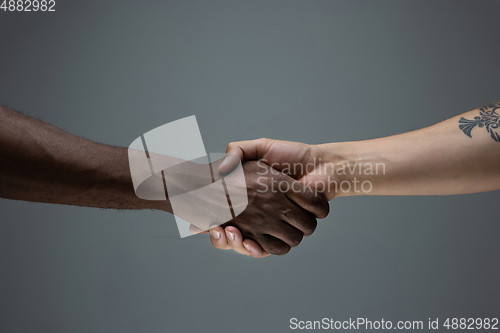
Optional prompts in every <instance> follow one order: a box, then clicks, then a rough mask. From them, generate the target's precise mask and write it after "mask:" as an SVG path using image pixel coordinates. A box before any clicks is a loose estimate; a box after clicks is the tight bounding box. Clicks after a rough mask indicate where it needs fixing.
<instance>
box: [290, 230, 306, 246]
mask: <svg viewBox="0 0 500 333" xmlns="http://www.w3.org/2000/svg"><path fill="white" fill-rule="evenodd" d="M303 238H304V235H303V234H302V233H296V234H295V235H293V236H292V237H291V239H290V246H291V247H296V246H298V245H299V244H300V242H302V239H303Z"/></svg>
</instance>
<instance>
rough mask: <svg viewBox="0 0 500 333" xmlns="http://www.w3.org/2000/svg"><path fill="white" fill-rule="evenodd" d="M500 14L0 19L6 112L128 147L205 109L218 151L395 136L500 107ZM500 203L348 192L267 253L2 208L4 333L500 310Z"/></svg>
mask: <svg viewBox="0 0 500 333" xmlns="http://www.w3.org/2000/svg"><path fill="white" fill-rule="evenodd" d="M499 13H500V1H434V0H433V1H317V0H314V1H313V0H309V1H305V0H301V1H269V0H266V1H234V0H233V1H105V2H104V1H88V0H87V1H56V12H55V13H40V12H38V13H10V12H7V13H5V12H3V11H2V12H0V29H1V30H0V103H2V104H4V105H7V106H9V107H12V108H15V109H18V110H21V111H23V112H25V113H27V114H30V115H33V116H35V117H37V118H40V119H42V120H44V121H47V122H49V123H51V124H53V125H55V126H58V127H60V128H62V129H64V130H67V131H69V132H71V133H73V134H76V135H80V136H83V137H86V138H88V139H91V140H95V141H99V142H103V143H108V144H112V145H120V146H128V145H129V144H130V143H131V142H132V141H133V140H134V139H135V138H137V137H138V136H139V135H140V134H142V133H144V132H146V131H148V130H150V129H153V128H155V127H157V126H159V125H162V124H164V123H167V122H170V121H174V120H177V119H179V118H182V117H185V116H189V115H193V114H195V115H196V116H197V119H198V123H199V125H200V129H201V131H202V135H203V138H204V141H205V146H206V149H207V151H209V152H221V151H224V150H225V147H226V144H227V143H228V142H230V141H233V140H243V139H253V138H259V137H271V138H276V139H286V140H293V141H303V142H307V143H323V142H330V141H346V140H360V139H369V138H375V137H380V136H387V135H391V134H396V133H401V132H405V131H409V130H413V129H417V128H421V127H424V126H428V125H431V124H433V123H436V122H438V121H441V120H444V119H446V118H449V117H452V116H454V115H456V114H458V113H462V112H465V111H468V110H470V109H472V108H475V107H478V106H481V105H483V104H486V103H489V102H492V101H494V100H496V99H498V98H500V88H499V83H500V61H499V54H500V43H499V39H500V36H499V32H500V28H499V24H498V20H499V19H498V17H499ZM499 149H500V147H499ZM499 199H500V192H491V193H482V194H474V195H461V196H454V197H355V198H342V199H339V200H334V201H332V202H331V210H332V212H331V214H330V216H329V217H328V218H327V219H325V220H322V221H320V224H319V227H318V229H317V232H316V233H315V234H314V235H312V236H311V237H309V238H307V239H305V240H304V241H303V243H302V244H301V245H300V246H299V247H298V248H296V249H293V250H292V251H291V252H290V253H289V254H287V255H286V256H284V257H272V258H267V259H264V260H255V259H251V258H247V257H243V256H240V255H237V254H236V253H233V252H228V251H220V250H217V249H215V248H213V247H212V246H211V244H210V242H209V240H208V238H207V237H201V236H196V237H191V238H188V239H180V238H178V236H177V235H178V232H177V228H176V226H175V222H174V218H173V216H171V215H168V214H164V213H161V212H154V211H113V210H99V209H90V208H78V207H65V206H56V205H44V204H34V203H24V202H15V201H8V200H0V212H1V214H0V265H1V266H0V331H1V332H120V333H126V332H286V331H289V330H290V329H289V320H290V318H291V317H296V318H298V319H300V320H321V319H322V318H323V317H328V318H330V317H331V318H335V319H340V320H346V319H349V318H350V317H352V318H356V317H367V318H368V319H371V320H379V319H381V318H384V319H386V320H393V321H397V320H423V321H424V322H425V323H427V320H428V318H429V317H431V318H436V317H439V318H440V319H441V320H444V319H446V318H447V317H472V318H477V317H483V318H484V317H499V310H500V298H499V296H500V267H499V260H500V244H499V242H498V236H499V233H500V223H499V212H500V207H499Z"/></svg>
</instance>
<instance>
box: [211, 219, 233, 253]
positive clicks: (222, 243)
mask: <svg viewBox="0 0 500 333" xmlns="http://www.w3.org/2000/svg"><path fill="white" fill-rule="evenodd" d="M210 241H211V242H212V245H213V246H214V247H216V248H218V249H221V250H230V249H231V246H229V244H228V243H227V240H226V234H225V233H224V228H222V227H221V226H219V225H217V226H213V227H211V228H210Z"/></svg>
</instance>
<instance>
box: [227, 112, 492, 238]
mask: <svg viewBox="0 0 500 333" xmlns="http://www.w3.org/2000/svg"><path fill="white" fill-rule="evenodd" d="M227 152H228V153H230V154H233V155H236V156H238V157H239V158H240V159H241V160H253V159H258V160H263V161H265V162H266V163H268V164H269V165H271V166H272V167H274V168H275V169H277V170H280V171H282V172H284V173H288V174H290V175H291V176H292V177H294V178H295V179H297V180H299V181H300V182H302V183H304V184H307V185H309V186H311V187H313V188H315V189H316V190H317V191H319V192H321V193H323V194H324V196H325V197H326V198H327V199H328V200H332V199H334V198H338V197H343V196H357V195H452V194H465V193H476V192H485V191H493V190H498V189H500V103H493V104H490V105H487V106H484V107H482V108H479V109H475V110H472V111H469V112H467V113H464V114H462V115H459V116H456V117H453V118H451V119H448V120H446V121H443V122H441V123H438V124H436V125H433V126H430V127H427V128H424V129H420V130H417V131H413V132H409V133H404V134H399V135H394V136H389V137H385V138H379V139H374V140H366V141H356V142H336V143H328V144H321V145H307V144H303V143H298V142H288V141H278V140H271V139H258V140H252V141H242V142H234V143H231V144H229V146H228V148H227ZM233 164H234V159H233V160H232V159H231V158H228V160H227V163H223V164H222V165H221V166H220V168H219V170H220V171H221V172H227V171H228V170H230V169H231V168H232V165H233ZM226 247H227V246H226Z"/></svg>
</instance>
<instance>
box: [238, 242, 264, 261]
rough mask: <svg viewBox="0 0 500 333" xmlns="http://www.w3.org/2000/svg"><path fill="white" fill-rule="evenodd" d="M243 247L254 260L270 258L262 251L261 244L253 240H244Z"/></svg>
mask: <svg viewBox="0 0 500 333" xmlns="http://www.w3.org/2000/svg"><path fill="white" fill-rule="evenodd" d="M243 246H244V247H245V248H246V249H247V250H248V251H249V252H250V255H251V256H252V257H254V258H265V257H268V256H270V254H269V253H267V252H266V251H264V250H262V248H261V247H260V245H259V244H257V243H256V242H255V241H253V240H251V239H245V240H243Z"/></svg>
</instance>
